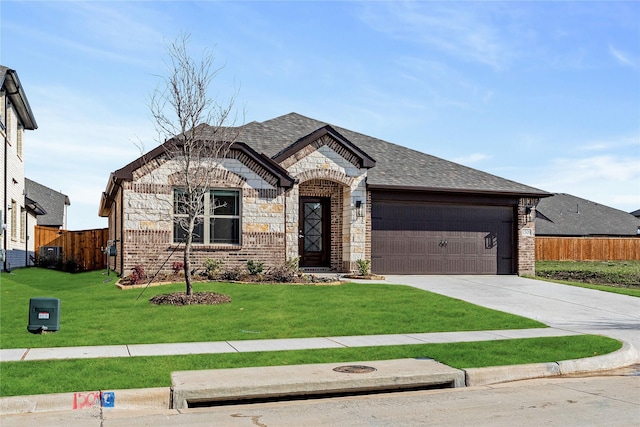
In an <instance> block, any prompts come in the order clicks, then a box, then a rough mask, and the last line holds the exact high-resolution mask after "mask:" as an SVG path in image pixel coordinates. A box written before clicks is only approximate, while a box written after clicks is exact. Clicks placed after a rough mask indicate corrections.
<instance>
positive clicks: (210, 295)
mask: <svg viewBox="0 0 640 427" xmlns="http://www.w3.org/2000/svg"><path fill="white" fill-rule="evenodd" d="M149 301H150V302H151V303H152V304H157V305H178V306H180V305H194V304H203V305H215V304H226V303H228V302H231V297H229V296H228V295H223V294H219V293H216V292H194V293H193V294H192V295H191V296H188V295H187V294H186V293H184V292H174V293H172V294H162V295H156V296H155V297H153V298H151V299H149Z"/></svg>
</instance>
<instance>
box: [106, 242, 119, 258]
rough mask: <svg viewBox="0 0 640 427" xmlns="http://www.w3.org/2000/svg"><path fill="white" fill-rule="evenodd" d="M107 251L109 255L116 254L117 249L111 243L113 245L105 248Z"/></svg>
mask: <svg viewBox="0 0 640 427" xmlns="http://www.w3.org/2000/svg"><path fill="white" fill-rule="evenodd" d="M107 253H108V254H109V256H116V255H117V254H118V251H117V249H116V245H115V244H113V245H111V246H109V247H108V248H107Z"/></svg>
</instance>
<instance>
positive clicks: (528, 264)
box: [516, 198, 540, 276]
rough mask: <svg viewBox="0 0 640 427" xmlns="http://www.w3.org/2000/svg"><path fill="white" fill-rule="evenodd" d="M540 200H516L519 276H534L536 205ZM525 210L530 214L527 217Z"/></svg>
mask: <svg viewBox="0 0 640 427" xmlns="http://www.w3.org/2000/svg"><path fill="white" fill-rule="evenodd" d="M539 200H540V199H536V198H521V199H520V200H518V208H517V209H518V229H517V230H518V231H517V237H516V239H517V245H518V262H517V273H518V275H519V276H534V275H535V274H536V224H535V216H536V208H535V207H536V205H537V204H538V201H539ZM527 208H529V209H530V213H529V214H528V215H527Z"/></svg>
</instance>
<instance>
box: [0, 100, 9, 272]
mask: <svg viewBox="0 0 640 427" xmlns="http://www.w3.org/2000/svg"><path fill="white" fill-rule="evenodd" d="M1 91H2V92H4V93H5V95H4V105H3V108H4V114H3V115H2V117H3V118H4V122H5V123H7V112H8V110H9V108H8V104H7V102H8V99H7V94H6V92H5V90H4V89H2V90H1ZM4 127H5V129H4V201H3V205H2V210H3V212H4V215H3V216H2V221H3V222H4V224H6V223H7V222H6V221H7V215H8V213H9V211H8V210H7V203H8V199H7V192H8V191H9V189H8V187H7V177H8V175H7V174H8V171H7V170H8V167H9V164H8V159H9V148H8V147H9V135H8V134H7V133H8V131H9V130H8V129H7V126H6V125H4ZM0 226H1V224H0ZM8 235H9V233H8V232H7V230H4V231H3V232H2V237H3V239H2V247H3V249H4V253H5V259H4V263H3V266H2V270H3V271H7V250H8V247H9V241H8V240H7V236H8Z"/></svg>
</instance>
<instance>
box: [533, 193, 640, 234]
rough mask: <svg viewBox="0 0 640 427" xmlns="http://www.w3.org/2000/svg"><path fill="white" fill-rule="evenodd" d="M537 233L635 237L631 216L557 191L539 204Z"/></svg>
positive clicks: (636, 223) (637, 222) (636, 221)
mask: <svg viewBox="0 0 640 427" xmlns="http://www.w3.org/2000/svg"><path fill="white" fill-rule="evenodd" d="M536 210H537V217H536V235H538V236H637V234H638V227H639V226H640V220H639V219H638V218H636V217H634V216H633V215H631V214H629V213H627V212H624V211H621V210H618V209H614V208H612V207H609V206H605V205H600V204H598V203H595V202H592V201H590V200H586V199H581V198H580V197H576V196H572V195H570V194H563V193H558V194H554V195H553V197H548V198H545V199H542V200H541V201H540V203H539V204H538V206H537V208H536Z"/></svg>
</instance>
